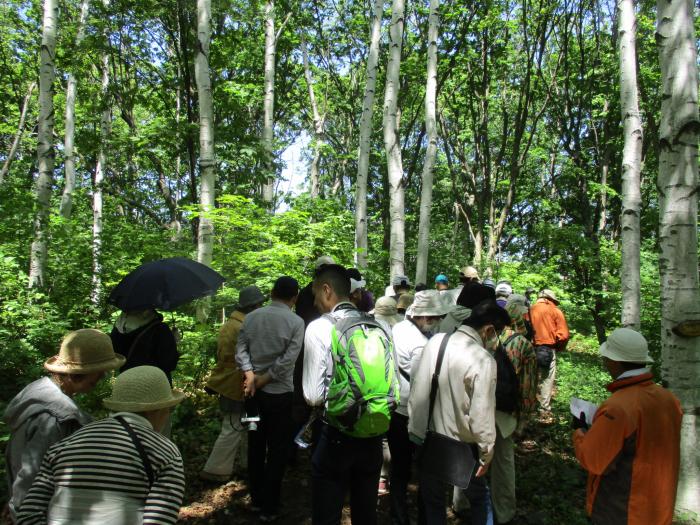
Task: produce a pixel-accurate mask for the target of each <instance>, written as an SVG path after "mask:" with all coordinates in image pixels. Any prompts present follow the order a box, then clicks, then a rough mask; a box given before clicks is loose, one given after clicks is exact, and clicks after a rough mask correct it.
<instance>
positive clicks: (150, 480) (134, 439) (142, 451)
mask: <svg viewBox="0 0 700 525" xmlns="http://www.w3.org/2000/svg"><path fill="white" fill-rule="evenodd" d="M114 419H116V420H117V421H119V423H120V424H121V426H123V427H124V430H126V432H127V434H129V437H130V438H131V442H132V443H133V444H134V446H135V447H136V451H137V452H138V453H139V456H141V462H142V463H143V468H144V470H145V471H146V476H148V488H149V489H150V488H151V487H152V486H153V483H154V482H155V480H156V476H155V474H154V473H153V467H152V466H151V461H150V460H149V459H148V455H147V454H146V449H144V448H143V443H141V440H140V439H139V437H138V436H137V435H136V432H134V429H133V428H131V425H129V423H127V422H126V419H124V418H123V417H122V416H115V418H114Z"/></svg>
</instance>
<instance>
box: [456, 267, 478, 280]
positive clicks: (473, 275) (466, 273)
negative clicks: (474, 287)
mask: <svg viewBox="0 0 700 525" xmlns="http://www.w3.org/2000/svg"><path fill="white" fill-rule="evenodd" d="M459 274H460V275H461V276H462V277H467V278H468V279H478V278H479V272H477V271H476V268H474V267H473V266H465V267H464V268H462V269H461V270H460V271H459Z"/></svg>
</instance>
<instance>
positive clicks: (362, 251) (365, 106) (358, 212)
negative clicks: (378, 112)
mask: <svg viewBox="0 0 700 525" xmlns="http://www.w3.org/2000/svg"><path fill="white" fill-rule="evenodd" d="M383 14H384V0H375V1H374V10H373V12H372V23H371V29H370V43H369V54H368V56H367V72H366V80H365V94H364V97H363V99H362V116H361V117H360V144H359V152H358V155H357V179H356V181H355V265H356V266H357V267H358V268H360V269H364V268H366V267H367V179H368V174H369V150H370V147H371V142H370V139H371V137H372V113H373V112H374V95H375V88H376V85H377V64H378V62H379V38H380V37H381V33H382V15H383Z"/></svg>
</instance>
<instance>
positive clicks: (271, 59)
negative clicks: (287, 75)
mask: <svg viewBox="0 0 700 525" xmlns="http://www.w3.org/2000/svg"><path fill="white" fill-rule="evenodd" d="M264 20H265V79H264V90H265V98H264V102H263V112H264V115H263V132H262V140H263V147H264V148H265V157H266V158H265V172H266V173H265V177H266V178H267V179H266V181H265V183H264V184H263V191H262V197H263V200H264V201H265V202H266V203H267V204H268V205H269V206H270V208H271V209H272V208H273V207H274V202H273V201H274V198H275V195H274V193H275V177H274V175H275V174H274V163H273V155H274V131H273V130H274V125H275V121H274V118H275V116H274V111H275V54H276V51H277V38H276V35H275V2H274V0H266V2H265V18H264Z"/></svg>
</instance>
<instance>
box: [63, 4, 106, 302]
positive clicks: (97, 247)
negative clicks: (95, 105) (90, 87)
mask: <svg viewBox="0 0 700 525" xmlns="http://www.w3.org/2000/svg"><path fill="white" fill-rule="evenodd" d="M102 4H103V5H104V7H105V11H107V8H108V7H109V0H103V2H102ZM105 36H107V35H105ZM102 104H103V107H102V117H101V118H100V148H99V151H98V153H97V165H96V166H95V185H94V189H93V191H92V296H91V300H92V303H93V304H94V305H95V306H98V305H99V304H100V297H101V295H102V262H101V259H102V200H103V199H102V189H103V185H104V179H105V173H106V172H107V148H108V143H107V142H108V140H109V134H110V132H111V128H112V100H111V97H110V95H109V54H108V53H107V51H105V52H103V53H102ZM73 176H75V174H74V175H73ZM64 196H65V193H64ZM62 204H63V202H62Z"/></svg>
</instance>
